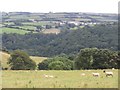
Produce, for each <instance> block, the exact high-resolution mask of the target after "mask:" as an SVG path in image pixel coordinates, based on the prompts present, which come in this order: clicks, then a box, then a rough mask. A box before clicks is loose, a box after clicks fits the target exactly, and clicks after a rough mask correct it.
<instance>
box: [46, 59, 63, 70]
mask: <svg viewBox="0 0 120 90" xmlns="http://www.w3.org/2000/svg"><path fill="white" fill-rule="evenodd" d="M48 68H49V69H50V70H64V69H65V64H64V63H63V62H61V61H53V62H51V63H50V64H49V65H48Z"/></svg>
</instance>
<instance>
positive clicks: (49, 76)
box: [44, 74, 54, 78]
mask: <svg viewBox="0 0 120 90" xmlns="http://www.w3.org/2000/svg"><path fill="white" fill-rule="evenodd" d="M44 77H45V78H53V77H54V76H52V75H46V74H44Z"/></svg>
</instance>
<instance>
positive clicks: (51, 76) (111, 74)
mask: <svg viewBox="0 0 120 90" xmlns="http://www.w3.org/2000/svg"><path fill="white" fill-rule="evenodd" d="M103 73H105V75H106V77H108V76H112V77H113V72H112V71H105V70H104V71H103ZM81 75H82V76H85V75H86V74H85V73H82V74H81ZM92 76H94V77H99V76H100V73H92ZM44 77H45V78H54V77H55V76H53V75H47V74H44Z"/></svg>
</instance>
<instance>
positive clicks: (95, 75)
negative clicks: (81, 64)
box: [92, 73, 100, 77]
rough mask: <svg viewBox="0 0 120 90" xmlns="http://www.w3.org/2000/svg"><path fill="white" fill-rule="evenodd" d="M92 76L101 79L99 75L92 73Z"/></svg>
mask: <svg viewBox="0 0 120 90" xmlns="http://www.w3.org/2000/svg"><path fill="white" fill-rule="evenodd" d="M92 75H93V76H94V77H99V76H100V74H99V73H92Z"/></svg>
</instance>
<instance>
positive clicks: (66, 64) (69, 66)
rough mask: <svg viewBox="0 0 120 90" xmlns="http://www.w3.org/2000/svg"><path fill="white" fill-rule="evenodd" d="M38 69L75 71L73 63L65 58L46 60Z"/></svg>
mask: <svg viewBox="0 0 120 90" xmlns="http://www.w3.org/2000/svg"><path fill="white" fill-rule="evenodd" d="M55 64H56V65H55ZM60 66H61V68H60ZM38 68H39V69H40V70H51V69H52V70H56V69H59V70H73V61H71V60H69V59H68V58H65V57H59V56H56V57H54V58H52V59H46V60H44V61H43V62H41V63H39V64H38Z"/></svg>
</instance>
